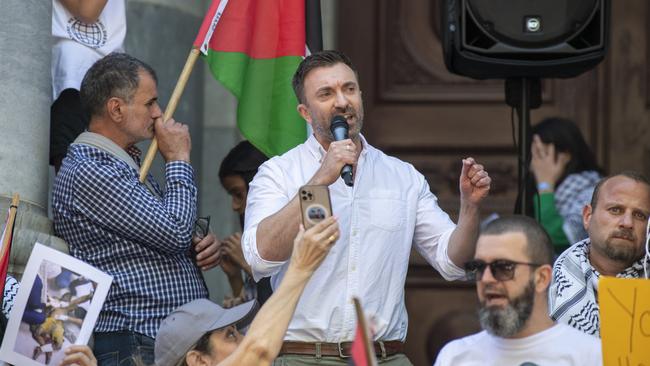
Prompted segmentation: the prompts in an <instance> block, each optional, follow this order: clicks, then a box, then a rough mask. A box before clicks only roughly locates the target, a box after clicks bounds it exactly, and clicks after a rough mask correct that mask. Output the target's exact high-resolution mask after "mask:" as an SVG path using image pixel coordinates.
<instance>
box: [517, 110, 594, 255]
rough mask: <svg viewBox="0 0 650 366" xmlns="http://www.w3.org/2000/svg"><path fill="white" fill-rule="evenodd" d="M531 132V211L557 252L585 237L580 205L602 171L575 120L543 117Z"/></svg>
mask: <svg viewBox="0 0 650 366" xmlns="http://www.w3.org/2000/svg"><path fill="white" fill-rule="evenodd" d="M532 133H533V141H532V144H531V162H530V170H531V173H532V176H533V178H534V180H535V186H536V188H537V190H536V193H535V194H534V197H533V199H532V202H533V207H534V213H535V217H536V219H537V220H538V221H539V222H540V223H541V224H542V226H543V227H544V229H546V231H547V232H548V234H549V235H550V236H551V239H552V240H553V244H554V246H555V250H556V252H557V253H558V254H559V253H561V252H562V251H564V250H565V249H566V248H568V247H569V246H570V245H572V244H574V243H576V242H578V241H580V240H583V239H585V238H587V233H586V231H585V229H584V227H583V225H582V209H583V207H584V206H585V205H586V204H589V202H590V201H591V195H592V193H593V191H594V187H595V186H596V184H597V183H598V181H599V180H600V179H601V178H602V176H603V175H604V172H603V170H602V169H601V168H600V167H599V166H598V164H597V163H596V159H595V157H594V154H593V152H592V151H591V149H590V148H589V146H588V145H587V143H586V142H585V139H584V138H583V137H582V134H581V133H580V129H578V126H576V124H575V123H574V122H572V121H570V120H568V119H564V118H558V117H551V118H546V119H544V120H542V121H541V122H540V123H538V124H537V125H535V126H534V127H533V128H532ZM529 202H530V200H529Z"/></svg>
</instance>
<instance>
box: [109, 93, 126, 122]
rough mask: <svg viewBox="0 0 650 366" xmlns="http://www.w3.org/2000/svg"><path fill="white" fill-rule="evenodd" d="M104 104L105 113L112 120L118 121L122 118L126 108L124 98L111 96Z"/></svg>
mask: <svg viewBox="0 0 650 366" xmlns="http://www.w3.org/2000/svg"><path fill="white" fill-rule="evenodd" d="M105 106H106V114H107V115H108V117H109V118H110V119H111V120H112V121H115V122H118V123H119V122H122V121H123V120H124V111H125V108H126V103H124V100H122V99H121V98H118V97H112V98H109V99H108V100H107V101H106V105H105Z"/></svg>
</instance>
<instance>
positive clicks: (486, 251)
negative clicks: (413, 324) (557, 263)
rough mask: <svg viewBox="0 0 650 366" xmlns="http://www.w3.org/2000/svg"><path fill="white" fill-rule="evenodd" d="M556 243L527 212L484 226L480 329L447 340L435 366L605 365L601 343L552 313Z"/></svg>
mask: <svg viewBox="0 0 650 366" xmlns="http://www.w3.org/2000/svg"><path fill="white" fill-rule="evenodd" d="M552 263H553V245H552V243H551V240H550V238H549V236H548V234H547V233H546V232H545V231H544V229H543V228H542V227H541V226H540V225H539V224H538V223H537V222H536V221H535V220H533V219H531V218H529V217H525V216H510V217H503V218H499V219H497V220H495V221H493V222H491V223H490V224H488V226H487V227H486V228H485V230H484V231H483V232H481V235H480V236H479V239H478V242H477V244H476V254H475V255H474V260H472V261H470V262H468V263H466V264H465V270H466V272H467V277H468V278H469V279H471V280H475V281H476V290H477V293H478V299H479V302H480V308H479V319H480V322H481V327H482V328H483V329H484V330H483V331H482V332H480V333H476V334H473V335H470V336H468V337H465V338H461V339H458V340H455V341H452V342H450V343H449V344H447V345H446V346H445V347H444V348H443V349H442V351H440V354H439V355H438V359H437V360H436V363H435V366H444V365H538V366H543V365H554V366H557V365H567V366H568V365H585V366H587V365H588V366H594V365H601V364H602V356H601V349H600V342H599V341H598V339H597V338H596V337H592V336H589V335H586V334H584V333H582V332H580V331H577V330H575V329H573V328H571V327H569V326H568V325H565V324H563V323H555V322H554V321H553V320H552V319H551V318H550V317H549V316H548V305H547V301H548V296H547V290H548V286H549V284H550V282H551V272H552V268H551V265H552Z"/></svg>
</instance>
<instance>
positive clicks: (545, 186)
mask: <svg viewBox="0 0 650 366" xmlns="http://www.w3.org/2000/svg"><path fill="white" fill-rule="evenodd" d="M552 190H553V186H551V183H549V182H539V183H537V192H543V191H552Z"/></svg>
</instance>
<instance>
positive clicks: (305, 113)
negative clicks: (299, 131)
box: [297, 103, 312, 125]
mask: <svg viewBox="0 0 650 366" xmlns="http://www.w3.org/2000/svg"><path fill="white" fill-rule="evenodd" d="M297 109H298V113H300V116H301V117H302V119H304V120H305V121H307V123H309V124H310V125H311V122H312V120H311V115H310V114H309V109H308V108H307V106H306V105H305V104H303V103H300V104H298V108H297Z"/></svg>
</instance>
